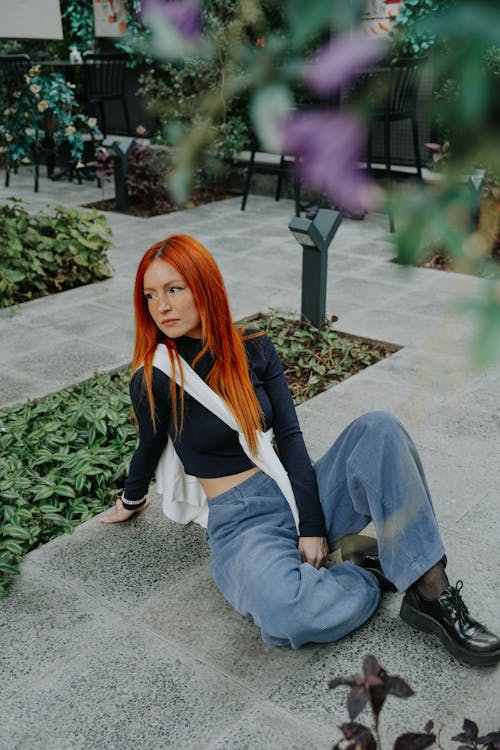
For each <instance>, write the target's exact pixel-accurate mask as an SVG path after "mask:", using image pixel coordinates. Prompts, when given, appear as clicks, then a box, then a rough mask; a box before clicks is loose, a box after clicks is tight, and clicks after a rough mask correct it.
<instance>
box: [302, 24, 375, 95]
mask: <svg viewBox="0 0 500 750" xmlns="http://www.w3.org/2000/svg"><path fill="white" fill-rule="evenodd" d="M384 53H385V45H384V44H383V43H382V42H381V41H380V40H377V39H368V38H367V37H366V36H363V35H362V34H360V33H358V34H351V35H350V36H343V37H339V38H337V39H333V40H332V41H331V42H329V43H328V44H327V45H326V46H325V47H323V49H322V50H320V52H319V53H318V55H317V57H316V59H315V60H314V61H313V62H311V63H309V64H308V65H307V66H306V69H305V71H304V78H305V80H306V82H307V83H308V84H309V86H310V87H311V88H312V89H313V91H316V92H317V93H318V94H332V93H333V92H335V91H337V89H339V88H340V87H341V86H344V85H346V84H347V83H349V81H351V79H352V78H354V77H355V76H357V75H360V74H361V73H363V72H365V71H366V70H367V69H368V68H369V67H370V66H371V65H374V64H375V63H376V62H378V61H379V60H380V59H381V58H382V57H383V56H384Z"/></svg>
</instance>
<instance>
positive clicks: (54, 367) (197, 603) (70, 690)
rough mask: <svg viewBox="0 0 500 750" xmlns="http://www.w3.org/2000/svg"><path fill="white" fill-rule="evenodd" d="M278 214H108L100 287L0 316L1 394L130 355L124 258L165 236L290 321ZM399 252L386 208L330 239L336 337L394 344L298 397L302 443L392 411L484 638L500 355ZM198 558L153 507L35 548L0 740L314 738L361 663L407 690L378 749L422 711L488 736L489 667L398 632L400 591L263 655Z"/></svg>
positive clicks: (227, 204) (458, 292) (494, 612)
mask: <svg viewBox="0 0 500 750" xmlns="http://www.w3.org/2000/svg"><path fill="white" fill-rule="evenodd" d="M0 177H1V175H0ZM2 184H3V182H2ZM9 195H16V196H18V197H21V198H23V199H25V200H27V201H29V202H30V206H31V207H32V209H33V210H35V209H37V208H39V207H42V206H44V205H46V204H51V205H53V204H55V203H64V204H67V205H79V204H83V203H85V202H87V201H89V200H97V199H98V198H99V197H100V194H99V191H98V190H97V188H96V187H94V186H92V185H89V184H88V183H87V184H84V185H81V186H78V185H69V184H68V183H51V182H48V181H47V180H46V179H43V178H42V180H41V188H40V193H39V194H38V195H36V196H35V195H34V193H33V192H32V181H31V178H30V177H29V175H27V174H19V175H17V176H13V177H12V183H11V187H10V188H9V189H7V190H6V189H4V188H0V200H1V201H2V202H4V201H5V199H6V198H7V196H9ZM292 206H293V204H292V202H291V201H285V200H284V201H281V202H280V203H275V202H274V201H273V200H272V199H270V198H265V197H259V196H250V198H249V200H248V204H247V210H246V211H245V212H241V211H240V210H239V199H238V198H234V199H230V200H226V201H222V202H220V203H216V204H211V205H208V206H201V207H199V208H196V209H191V210H189V211H183V212H178V213H174V214H170V215H166V216H162V217H156V218H152V219H137V218H130V217H127V216H120V215H118V214H108V217H109V222H110V224H111V226H112V228H113V237H114V242H115V244H116V247H115V249H113V250H112V252H111V253H110V256H111V260H112V263H113V265H114V267H115V273H114V276H113V278H112V279H110V280H107V281H103V282H100V283H97V284H93V285H91V286H88V287H82V288H80V289H75V290H72V291H68V292H64V293H61V294H58V295H55V296H53V297H51V298H46V299H41V300H36V301H33V302H30V303H27V304H24V305H21V306H19V307H18V308H16V309H15V310H8V311H7V310H4V311H2V312H1V313H0V337H1V341H2V357H1V363H0V404H3V405H6V404H10V403H15V402H18V401H20V400H24V399H27V398H35V397H40V396H43V395H44V394H46V393H49V392H51V391H54V390H57V389H59V388H61V387H63V386H66V385H70V384H73V383H75V382H78V381H80V380H83V379H85V378H87V377H89V376H91V375H92V374H93V373H94V372H95V371H96V370H107V369H110V368H114V367H117V366H120V365H124V364H126V363H127V362H129V360H130V356H131V349H132V340H133V325H132V301H131V290H132V283H133V277H134V272H135V268H136V265H137V262H138V259H139V258H140V257H141V255H142V253H143V252H144V250H145V249H146V248H147V247H148V246H149V244H151V243H152V242H154V241H157V240H159V239H161V238H162V237H164V236H166V235H168V234H171V233H173V232H184V233H189V234H193V235H194V236H196V237H197V238H198V239H199V240H201V241H202V242H203V243H204V244H205V245H206V246H207V247H208V248H209V249H210V250H211V251H212V252H213V253H214V255H215V257H216V259H217V261H218V262H219V264H220V266H221V269H222V272H223V274H224V277H225V279H226V281H227V286H228V290H229V293H230V297H231V302H232V307H233V312H234V315H235V317H236V318H240V317H242V316H244V315H247V314H250V313H255V312H258V311H261V310H267V309H268V308H270V307H272V308H277V309H281V310H290V311H292V310H293V311H295V312H297V311H298V310H299V308H300V274H301V251H300V248H299V246H298V245H297V244H296V242H295V240H294V239H293V238H292V236H291V234H290V232H289V231H288V229H287V224H288V222H289V220H290V218H291V216H292V215H293V207H292ZM393 256H394V251H393V248H392V246H391V241H390V237H389V234H388V219H387V217H386V216H384V215H379V214H372V215H370V216H367V217H366V218H365V220H364V221H358V222H356V221H348V220H345V221H344V222H343V224H342V226H341V228H340V230H339V232H338V234H337V236H336V238H335V240H334V243H333V245H332V247H331V250H330V264H329V279H328V305H327V310H328V314H329V315H332V314H335V315H337V316H338V318H339V320H338V324H337V326H338V328H339V330H343V331H349V332H351V333H355V334H359V335H361V336H366V337H370V338H373V339H378V340H382V341H388V342H392V343H395V344H398V345H400V346H401V347H402V348H401V350H400V351H399V352H397V353H396V354H394V355H393V356H391V357H390V358H389V359H387V360H385V361H383V362H380V363H379V364H377V365H375V366H373V367H371V368H369V369H366V370H364V371H363V372H362V373H360V374H358V375H356V376H354V377H352V378H350V379H349V380H347V381H345V382H344V383H342V384H341V385H338V386H336V387H334V388H332V389H331V390H329V391H327V392H326V393H323V394H322V395H320V396H318V397H316V398H315V399H313V400H311V401H309V402H308V403H307V404H304V405H302V406H301V407H299V416H300V420H301V424H302V426H303V430H304V433H305V437H306V442H307V444H308V446H309V448H310V452H311V455H312V456H313V457H314V458H316V457H318V456H319V455H320V454H321V452H322V451H323V450H325V449H326V448H327V447H328V445H329V444H330V443H331V441H332V440H333V439H334V437H335V436H336V435H338V433H339V432H340V431H341V429H342V428H343V427H344V426H345V425H346V423H348V422H349V421H350V420H351V419H353V418H354V417H356V416H357V415H359V414H360V413H362V412H364V411H366V410H369V409H374V408H377V409H390V410H392V411H394V412H395V413H396V414H397V415H398V416H399V417H400V418H401V419H403V420H404V422H405V424H406V425H407V427H408V429H409V431H410V432H411V434H412V435H413V436H414V438H415V440H416V443H417V445H418V447H419V449H420V451H421V455H422V458H423V461H424V465H425V467H426V471H427V474H428V479H429V483H430V486H431V489H432V491H433V495H434V498H435V504H436V511H437V514H438V517H439V520H440V523H441V527H442V533H443V537H444V541H445V545H446V547H447V551H448V556H449V561H450V563H449V572H450V575H451V577H452V579H453V580H455V579H456V578H461V579H463V581H464V593H465V599H466V602H467V604H468V605H469V607H470V609H471V611H472V613H473V614H477V616H479V617H480V618H481V619H482V620H483V621H484V622H485V623H487V624H488V625H489V626H490V627H491V628H492V629H493V630H496V631H497V632H498V631H500V583H499V574H498V571H499V568H500V551H499V546H498V538H499V534H498V529H499V525H498V488H499V474H500V470H499V463H498V456H499V453H500V431H499V422H500V418H499V410H498V393H499V392H500V367H490V368H488V369H485V370H477V369H475V368H474V367H473V366H472V364H471V356H470V344H471V341H472V340H473V337H474V336H475V335H476V331H475V328H474V325H475V323H474V321H473V320H472V319H469V318H466V317H458V315H457V314H456V313H455V312H454V305H455V303H456V301H457V299H461V298H463V297H464V296H467V297H472V298H476V297H477V296H478V295H481V293H482V288H483V284H484V282H483V281H482V280H480V279H477V278H472V277H465V276H459V275H457V274H446V273H442V272H440V271H433V270H427V269H411V270H406V269H401V268H400V267H398V265H397V264H394V263H392V262H391V259H392V258H393ZM208 562H209V555H208V549H207V546H206V543H205V541H204V539H203V535H202V532H201V530H200V529H199V528H198V527H192V526H191V527H180V526H177V525H175V524H173V523H171V522H169V521H168V520H167V519H166V518H165V517H164V516H163V515H162V512H161V509H160V507H159V505H158V503H157V504H156V505H155V506H154V507H153V508H152V509H150V510H148V512H147V513H145V514H144V515H142V516H140V517H137V518H135V519H134V520H133V521H132V522H131V523H129V524H124V525H116V526H104V525H102V524H100V523H99V521H98V519H93V520H91V521H89V522H88V523H86V524H83V525H82V526H81V527H79V528H78V530H77V531H76V532H75V533H74V534H73V535H71V536H62V537H59V538H58V539H56V540H55V541H53V542H50V543H49V544H46V545H44V546H43V547H40V548H39V549H37V550H35V551H33V552H32V553H31V554H29V555H28V556H27V557H26V559H25V562H24V564H23V566H22V573H21V575H20V576H19V577H18V578H17V579H16V581H15V582H14V584H13V585H12V587H11V593H10V596H9V597H8V598H7V599H5V600H2V601H1V602H0V611H1V618H0V620H1V623H2V627H1V631H0V633H1V636H0V637H1V641H0V662H1V665H2V675H3V679H2V680H1V682H0V691H1V699H0V726H1V729H0V750H7V748H8V749H9V750H35V749H36V750H97V749H98V750H101V749H108V748H113V750H114V749H115V748H116V749H117V750H118V748H119V749H120V750H123V749H125V750H128V749H129V748H130V749H131V748H134V750H135V749H136V748H139V749H141V750H142V748H144V749H147V750H166V749H167V748H172V749H173V748H175V749H176V750H177V748H183V749H185V750H194V749H195V748H196V749H197V750H200V748H201V749H202V750H209V749H210V750H246V748H248V749H250V748H252V750H285V748H286V750H328V748H330V747H331V746H332V745H333V743H334V741H336V740H337V739H338V738H339V732H338V730H337V729H336V726H337V724H339V723H340V722H342V721H344V720H347V718H348V717H347V711H346V707H345V700H346V690H345V689H343V688H339V689H337V690H336V691H334V692H332V691H329V690H328V687H327V686H328V681H329V680H330V679H331V678H333V677H334V676H336V675H343V676H347V675H350V674H352V673H354V672H358V671H359V670H360V667H361V663H362V659H363V657H364V655H366V654H368V653H373V654H375V655H376V656H377V657H378V658H379V660H380V662H381V663H382V664H383V665H384V666H385V668H386V669H387V671H388V672H390V673H392V674H399V675H401V676H402V677H404V678H405V679H406V680H407V681H408V682H409V683H410V685H411V686H412V687H413V688H414V690H415V691H416V695H415V696H414V697H412V698H410V699H408V700H407V701H403V700H399V699H397V698H394V697H389V699H388V701H387V704H386V706H385V707H384V710H383V713H382V736H383V738H384V740H385V744H384V750H387V748H389V747H392V743H393V740H394V738H395V736H396V735H397V734H398V733H400V732H402V731H420V730H422V729H423V726H424V724H425V722H426V721H427V720H428V719H430V718H432V719H434V721H435V724H436V726H440V725H441V724H444V725H445V728H444V730H443V734H442V741H443V743H444V745H445V746H448V744H449V743H448V738H449V737H450V736H452V735H453V734H455V733H456V732H458V731H459V729H460V728H461V724H462V720H463V717H464V716H466V717H468V718H471V719H474V720H475V721H477V722H478V723H479V724H480V729H481V731H482V732H483V733H485V732H488V731H492V730H496V729H498V728H499V726H500V670H499V669H495V668H483V669H479V668H472V667H467V666H464V665H460V664H459V663H458V662H456V661H454V660H453V659H452V658H451V657H450V656H448V654H447V653H446V652H445V651H444V650H443V649H442V648H441V647H440V645H439V644H438V643H436V642H435V640H434V639H433V638H432V637H431V636H427V635H424V634H420V633H418V632H415V631H412V630H411V629H410V628H409V627H408V626H407V625H405V624H404V623H403V622H402V621H401V620H400V619H399V617H398V611H399V604H400V599H401V596H400V595H387V596H386V597H385V599H384V601H383V604H382V606H381V607H380V609H379V610H378V612H377V613H376V615H375V616H374V617H373V618H372V620H370V621H369V622H368V623H366V624H365V625H364V626H363V627H362V628H361V629H359V630H358V631H356V632H355V633H353V634H351V635H350V636H348V637H346V638H344V639H343V640H342V641H340V642H338V643H333V644H328V645H321V646H317V645H310V646H306V647H304V648H302V649H300V650H298V651H293V650H291V649H288V648H274V647H271V646H267V645H265V644H264V643H262V641H261V640H260V635H259V632H258V629H257V628H256V627H255V625H254V624H253V623H251V622H249V621H247V620H245V619H242V618H241V617H240V616H239V615H237V614H236V613H235V612H234V611H233V610H232V609H231V608H230V607H229V606H228V605H227V604H226V603H225V602H224V600H223V599H222V597H221V596H220V594H219V593H218V591H217V590H216V588H215V585H214V584H213V583H212V581H211V577H210V573H209V570H208ZM359 718H360V720H361V721H366V722H368V721H369V715H368V713H367V712H363V713H362V714H361V716H360V717H359ZM450 746H451V745H450ZM453 747H455V745H453Z"/></svg>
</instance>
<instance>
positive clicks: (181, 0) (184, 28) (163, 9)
mask: <svg viewBox="0 0 500 750" xmlns="http://www.w3.org/2000/svg"><path fill="white" fill-rule="evenodd" d="M157 12H158V13H161V15H162V16H163V17H164V18H165V20H166V21H167V23H169V24H171V25H172V26H174V27H175V29H176V30H177V31H178V32H179V33H180V34H181V35H182V36H184V37H185V38H186V39H192V40H196V39H199V37H200V36H201V7H200V0H142V18H143V21H144V23H146V25H147V22H148V17H149V16H150V14H151V13H154V14H156V13H157Z"/></svg>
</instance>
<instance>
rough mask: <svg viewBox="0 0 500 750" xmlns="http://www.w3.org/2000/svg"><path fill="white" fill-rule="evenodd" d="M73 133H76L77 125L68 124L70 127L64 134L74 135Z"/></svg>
mask: <svg viewBox="0 0 500 750" xmlns="http://www.w3.org/2000/svg"><path fill="white" fill-rule="evenodd" d="M73 133H76V128H75V126H74V125H68V127H67V128H66V130H65V131H64V135H73Z"/></svg>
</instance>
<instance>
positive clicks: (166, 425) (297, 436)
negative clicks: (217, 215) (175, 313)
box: [124, 331, 325, 536]
mask: <svg viewBox="0 0 500 750" xmlns="http://www.w3.org/2000/svg"><path fill="white" fill-rule="evenodd" d="M249 333H250V331H249ZM176 344H177V349H178V352H179V354H180V355H181V357H183V358H184V359H185V360H186V362H188V363H189V364H191V363H192V361H193V359H194V358H195V356H196V355H197V354H198V352H199V351H200V349H201V346H202V344H201V341H200V340H199V339H193V338H189V337H188V336H182V337H180V338H178V339H176ZM245 347H246V351H247V356H248V361H249V371H250V377H251V380H252V384H253V386H254V389H255V393H256V395H257V398H258V399H259V402H260V404H261V407H262V411H263V413H264V416H265V421H266V424H265V429H268V428H269V427H272V428H273V430H274V436H275V441H276V446H277V449H278V453H279V456H280V459H281V462H282V463H283V466H284V467H285V469H286V471H287V473H288V476H289V477H290V482H291V484H292V488H293V492H294V495H295V500H296V503H297V508H298V511H299V518H300V533H301V535H302V536H325V521H324V516H323V511H322V508H321V504H320V502H319V496H318V489H317V485H316V476H315V474H314V470H313V468H312V464H311V459H310V458H309V455H308V453H307V450H306V447H305V444H304V439H303V437H302V432H301V430H300V426H299V423H298V419H297V415H296V412H295V406H294V404H293V401H292V397H291V395H290V391H289V389H288V384H287V382H286V379H285V375H284V372H283V367H282V365H281V362H280V360H279V356H278V353H277V351H276V349H275V348H274V345H273V343H272V341H271V340H270V339H269V338H268V336H266V335H262V336H258V337H257V338H253V339H249V340H247V341H245ZM212 364H213V359H212V357H211V355H210V354H209V353H206V354H205V355H204V356H203V357H202V358H201V359H200V360H199V361H198V362H197V363H196V366H195V368H194V369H195V371H196V372H197V374H198V375H199V376H200V377H202V378H203V379H206V377H207V375H208V373H209V372H210V369H211V367H212ZM153 395H154V400H155V410H156V431H155V430H154V429H153V424H152V421H151V414H150V410H149V401H148V397H147V391H146V386H145V382H144V375H143V370H142V368H141V369H140V370H138V371H137V372H136V373H135V374H134V375H133V377H132V379H131V381H130V396H131V399H132V404H133V407H134V411H135V414H136V417H137V421H138V425H139V443H138V446H137V448H136V450H135V452H134V454H133V456H132V460H131V463H130V471H129V475H128V477H127V480H126V482H125V490H124V496H125V497H126V498H127V500H129V501H131V502H133V501H136V500H139V499H140V498H142V497H144V495H145V494H146V492H147V490H148V486H149V483H150V481H151V479H152V477H153V474H154V471H155V469H156V465H157V463H158V459H159V457H160V455H161V453H162V451H163V448H164V447H165V445H166V442H167V435H169V436H170V437H171V438H172V440H173V441H174V446H175V450H176V452H177V454H178V456H179V458H180V459H181V461H182V464H183V466H184V470H185V472H186V473H187V474H191V475H192V476H196V477H202V478H204V477H223V476H229V475H231V474H238V473H240V472H242V471H246V470H247V469H250V468H251V467H252V466H253V464H252V462H251V461H250V459H249V458H248V456H247V455H246V453H245V452H244V451H243V449H242V447H241V446H240V443H239V440H238V433H237V432H236V431H234V430H231V428H230V427H228V426H227V425H226V424H225V422H223V421H221V420H220V419H219V418H218V417H216V416H215V415H214V414H213V413H212V412H211V411H209V410H208V409H206V408H205V407H204V406H202V405H201V404H200V403H199V402H198V401H197V400H196V399H195V398H193V397H191V396H190V395H189V394H188V393H186V394H185V396H184V399H185V400H184V424H183V428H182V430H181V432H180V433H179V435H177V437H175V427H174V421H173V416H172V408H171V398H170V378H169V377H168V376H167V375H165V373H163V372H162V371H161V370H159V369H157V368H156V367H154V368H153ZM125 505H126V503H125ZM135 507H137V506H135Z"/></svg>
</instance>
